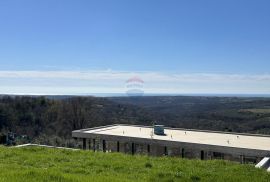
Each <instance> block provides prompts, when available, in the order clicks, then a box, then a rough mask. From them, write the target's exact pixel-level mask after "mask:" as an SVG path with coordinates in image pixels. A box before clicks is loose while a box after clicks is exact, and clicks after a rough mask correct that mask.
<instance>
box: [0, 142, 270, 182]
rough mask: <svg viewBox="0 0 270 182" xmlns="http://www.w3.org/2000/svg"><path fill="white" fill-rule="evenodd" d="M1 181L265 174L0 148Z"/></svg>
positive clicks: (209, 164) (257, 177) (214, 165)
mask: <svg viewBox="0 0 270 182" xmlns="http://www.w3.org/2000/svg"><path fill="white" fill-rule="evenodd" d="M0 169H1V170H0V181H9V182H12V181H27V182H31V181H33V182H34V181H62V182H64V181H68V182H72V181H110V182H111V181H119V182H124V181H126V182H128V181H130V182H132V181H134V182H135V181H153V182H156V181H161V182H162V181H170V182H173V181H252V182H254V181H260V182H264V181H265V182H266V181H269V180H270V174H269V173H267V172H266V171H265V170H260V169H256V168H254V166H253V165H240V164H237V163H233V162H227V161H217V160H214V161H200V160H186V159H180V158H169V157H161V158H155V157H147V156H131V155H125V154H118V153H106V154H104V153H99V152H96V153H94V152H91V151H71V150H62V149H47V148H40V147H28V148H6V147H0Z"/></svg>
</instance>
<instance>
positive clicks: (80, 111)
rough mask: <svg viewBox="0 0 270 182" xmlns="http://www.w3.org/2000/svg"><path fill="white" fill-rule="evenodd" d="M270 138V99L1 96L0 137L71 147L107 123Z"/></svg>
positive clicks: (21, 141)
mask: <svg viewBox="0 0 270 182" xmlns="http://www.w3.org/2000/svg"><path fill="white" fill-rule="evenodd" d="M153 122H155V123H158V124H164V125H165V126H167V127H178V128H192V129H204V130H216V131H229V132H245V133H259V134H270V99H269V98H237V97H185V96H163V97H154V96H152V97H150V96H149V97H146V96H145V97H89V96H85V97H77V96H66V97H62V96H54V97H52V96H42V97H39V96H1V97H0V133H1V134H2V135H5V134H7V133H9V132H12V133H15V134H16V135H18V136H26V137H25V138H27V141H25V140H22V139H21V137H20V138H18V139H17V140H16V144H18V143H24V142H33V143H41V144H49V145H58V146H68V147H74V145H76V144H75V142H74V141H73V139H72V138H71V131H72V130H76V129H81V128H89V127H95V126H101V125H109V124H117V123H122V124H140V125H151V124H152V123H153Z"/></svg>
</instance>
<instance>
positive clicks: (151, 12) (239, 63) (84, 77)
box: [0, 0, 270, 94]
mask: <svg viewBox="0 0 270 182" xmlns="http://www.w3.org/2000/svg"><path fill="white" fill-rule="evenodd" d="M269 9H270V2H269V1H268V0H264V1H263V0H258V1H249V0H237V1H235V0H222V1H221V0H220V1H217V0H205V1H199V0H194V1H191V0H169V1H167V0H162V1H161V0H136V1H131V0H114V1H112V0H98V1H91V0H79V1H75V0H46V1H38V0H24V1H21V0H12V1H0V91H1V93H37V94H78V93H96V92H123V91H124V87H125V86H124V83H125V80H126V79H128V78H129V77H132V76H140V77H142V79H144V80H145V87H146V88H145V90H146V91H148V92H161V93H167V92H169V93H186V92H188V93H256V94H257V93H264V94H267V93H269V92H270V76H269V75H270V71H269V70H270V69H269V68H270V34H269V32H270V11H269ZM74 72H75V73H74ZM104 73H105V75H104ZM61 74H62V75H61ZM68 74H69V75H70V76H68V78H67V75H68ZM74 74H75V75H79V76H78V77H77V78H76V79H74V78H72V75H74ZM93 74H94V75H93ZM41 75H42V76H41ZM44 75H46V76H44ZM100 75H102V76H100ZM113 75H118V76H117V77H115V76H113ZM120 75H121V77H120ZM205 75H207V76H206V77H205ZM40 76H41V77H40ZM63 77H64V78H63ZM90 77H91V78H90ZM93 77H95V80H93V79H92V78H93ZM106 77H109V78H110V79H108V78H106ZM176 78H177V79H176ZM183 78H186V79H185V80H183ZM239 78H241V79H239ZM194 80H196V81H194ZM214 80H215V81H214ZM258 80H259V81H258ZM183 81H185V82H183ZM112 83H115V84H112ZM169 83H170V84H169ZM56 86H58V87H57V89H56ZM164 87H166V88H167V90H166V89H165V90H164Z"/></svg>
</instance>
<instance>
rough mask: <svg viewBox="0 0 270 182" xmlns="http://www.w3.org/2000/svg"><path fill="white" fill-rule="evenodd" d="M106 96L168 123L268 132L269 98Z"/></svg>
mask: <svg viewBox="0 0 270 182" xmlns="http://www.w3.org/2000/svg"><path fill="white" fill-rule="evenodd" d="M109 100H111V101H114V102H117V103H121V104H123V105H126V104H129V105H133V106H137V107H139V108H141V109H144V110H145V111H146V112H150V113H152V114H153V115H154V116H156V118H157V121H158V122H159V123H161V124H164V125H166V126H170V127H180V128H194V129H205V130H218V131H229V132H243V133H260V134H270V112H269V108H270V98H251V97H250V98H249V97H193V96H162V97H133V98H132V97H113V98H109Z"/></svg>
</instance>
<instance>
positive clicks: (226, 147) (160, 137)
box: [72, 124, 270, 163]
mask: <svg viewBox="0 0 270 182" xmlns="http://www.w3.org/2000/svg"><path fill="white" fill-rule="evenodd" d="M72 137H74V138H76V139H78V142H80V143H81V146H82V148H83V149H85V150H94V151H95V150H99V151H104V152H123V153H129V154H147V155H153V156H162V155H168V156H179V157H182V158H198V159H202V160H208V159H225V160H231V161H239V162H241V163H257V162H258V161H260V160H261V159H262V158H263V157H266V156H270V136H266V135H253V134H242V133H241V134H240V133H227V132H214V131H205V130H204V131H202V130H189V129H178V128H163V126H155V127H152V126H134V125H123V124H120V125H110V126H102V127H96V128H89V129H82V130H76V131H73V132H72Z"/></svg>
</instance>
